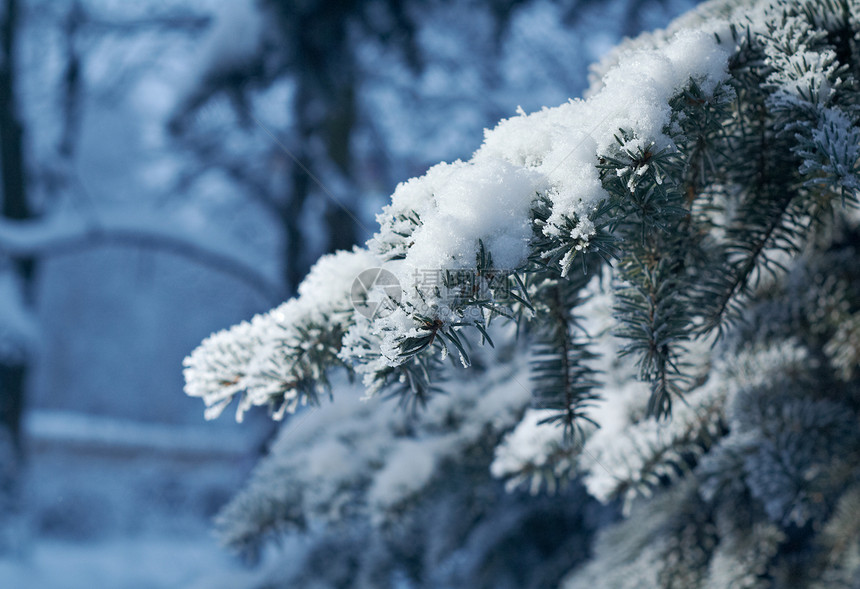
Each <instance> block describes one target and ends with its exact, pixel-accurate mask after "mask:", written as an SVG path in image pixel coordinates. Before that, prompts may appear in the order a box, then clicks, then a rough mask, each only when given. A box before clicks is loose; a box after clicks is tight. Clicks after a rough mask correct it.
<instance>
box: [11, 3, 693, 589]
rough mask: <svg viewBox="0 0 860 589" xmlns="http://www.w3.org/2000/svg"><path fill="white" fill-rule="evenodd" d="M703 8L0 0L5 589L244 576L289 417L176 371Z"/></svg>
mask: <svg viewBox="0 0 860 589" xmlns="http://www.w3.org/2000/svg"><path fill="white" fill-rule="evenodd" d="M694 3H695V2H694V1H693V0H606V1H598V0H559V1H557V2H553V1H550V0H513V1H503V0H491V1H489V2H477V1H453V0H434V1H430V2H417V1H410V0H405V1H398V0H373V1H367V2H363V1H360V0H337V1H333V2H322V1H314V0H294V1H278V0H260V1H257V2H254V1H251V0H235V1H229V2H228V1H219V0H194V1H188V0H186V1H184V2H183V1H179V0H143V1H140V2H134V3H129V2H120V1H118V0H77V1H75V0H68V1H61V2H56V1H53V0H2V7H0V176H2V177H0V202H2V210H0V422H2V423H0V500H2V505H0V514H2V515H0V517H2V528H0V529H2V532H0V550H2V554H3V556H2V560H0V585H2V586H15V585H16V583H21V582H24V581H22V580H23V579H33V578H38V579H40V582H41V583H42V584H43V585H40V586H53V585H51V583H52V582H56V583H58V585H57V586H60V585H61V586H64V587H69V586H78V585H76V584H74V583H77V584H79V585H80V586H92V585H93V583H95V584H96V585H99V586H133V583H127V582H126V581H127V580H128V579H135V580H136V581H135V582H138V583H142V584H143V586H193V584H194V583H199V586H206V587H208V586H212V585H211V584H210V583H211V582H212V581H211V578H210V579H209V580H206V579H207V575H208V576H209V577H213V576H218V578H219V579H220V580H221V582H225V579H228V578H232V577H225V576H224V574H226V573H225V572H224V571H227V570H229V571H231V574H234V575H244V574H251V573H246V572H243V571H242V570H241V569H239V568H237V565H235V564H234V563H233V562H232V561H230V559H229V557H228V556H227V555H226V554H224V553H220V552H218V550H217V548H216V547H215V544H214V541H213V540H211V539H210V538H209V535H208V530H209V526H210V518H211V516H212V515H213V514H214V513H215V512H216V511H217V510H218V509H219V508H220V507H221V506H222V505H223V504H224V502H226V501H227V500H228V499H229V498H230V497H231V495H232V494H233V493H234V492H235V490H236V489H237V488H238V486H239V484H240V483H241V481H243V480H244V479H245V478H246V477H247V474H248V472H249V470H250V468H251V467H252V466H253V464H254V462H255V460H256V459H257V458H258V457H259V455H260V453H261V452H263V451H264V448H265V444H266V441H267V440H268V439H269V438H270V437H271V434H272V433H273V427H274V426H273V425H271V423H270V422H269V420H268V419H267V418H266V417H265V416H261V415H257V414H255V415H252V416H250V417H249V419H248V421H247V422H246V423H245V424H243V425H241V426H239V425H237V424H235V423H233V421H232V419H231V418H230V417H224V418H222V419H220V420H218V421H215V422H208V423H207V422H204V421H203V416H202V409H201V406H200V403H199V401H197V400H196V399H189V398H187V397H185V395H183V393H182V372H181V366H182V359H183V357H184V356H185V355H187V354H188V353H189V352H190V351H191V350H192V349H193V348H194V347H195V346H196V345H197V344H198V343H199V342H200V340H201V339H203V338H204V337H205V336H207V335H208V334H209V333H211V332H212V331H214V330H218V329H222V328H224V327H227V326H229V325H232V324H234V323H236V322H238V321H240V320H242V319H247V318H249V317H251V316H252V315H253V314H254V313H257V312H261V311H265V310H267V309H269V308H270V307H272V306H273V305H275V304H277V303H278V302H280V301H282V300H284V299H285V298H287V297H288V296H289V295H290V293H291V292H292V291H293V289H294V288H295V286H296V285H297V283H298V281H299V280H300V279H301V278H302V276H303V275H304V273H305V272H306V270H307V268H308V267H309V265H310V264H311V263H313V261H315V260H316V258H317V257H319V255H321V254H323V253H325V252H327V251H332V250H334V249H341V248H347V247H350V246H351V245H352V244H353V243H357V242H360V241H363V240H364V239H366V238H367V237H369V236H370V234H371V233H372V231H373V229H374V227H375V220H374V216H375V214H376V213H377V212H378V211H379V209H380V208H381V206H382V205H383V204H384V203H385V202H387V200H388V197H389V195H390V194H391V193H392V192H393V190H394V187H395V186H396V184H397V183H398V182H400V181H403V180H405V179H407V178H410V177H412V176H416V175H420V174H423V173H424V171H425V170H426V169H427V168H428V167H429V166H430V165H432V164H435V163H437V162H439V161H443V160H444V161H452V160H454V159H457V158H468V157H469V156H470V155H471V153H472V152H473V151H474V150H475V149H476V148H477V147H478V146H479V145H480V143H481V139H482V131H483V129H484V128H485V127H491V126H493V125H494V124H495V123H496V122H497V121H498V120H499V119H500V118H504V117H508V116H511V115H513V114H514V113H515V112H516V109H517V107H520V106H521V107H522V108H523V109H524V110H525V111H527V112H531V111H534V110H537V109H539V108H541V107H542V106H545V105H548V106H554V105H557V104H560V103H562V102H564V101H566V100H567V99H569V98H571V97H577V96H580V95H581V93H582V91H583V89H584V88H585V86H586V83H587V79H588V78H587V75H588V65H589V64H591V63H592V62H594V61H595V60H596V59H598V58H599V57H601V56H602V55H603V54H605V53H606V52H607V51H608V50H609V49H610V48H611V47H613V46H614V45H615V44H616V43H617V42H618V41H619V40H620V39H621V38H622V37H624V36H629V35H634V34H637V33H639V32H641V31H643V30H648V29H653V28H657V27H661V26H664V25H665V24H667V23H668V22H669V20H670V19H671V18H672V17H674V16H676V15H678V14H680V13H682V12H684V11H686V10H687V9H689V8H690V7H691V6H692V5H693V4H694ZM180 554H182V555H187V556H189V558H182V559H180V558H178V555H180ZM164 558H171V560H173V559H176V560H177V562H178V561H179V560H182V561H183V562H185V563H186V564H185V565H184V567H183V566H178V567H167V568H168V569H169V570H165V567H163V566H160V565H157V564H151V565H150V563H157V562H160V561H161V560H163V559H164ZM33 575H36V577H33ZM238 578H239V577H235V578H234V580H236V579H238ZM4 579H6V581H5V582H4ZM8 583H11V585H9V584H8ZM70 583H73V584H70ZM236 584H240V582H239V581H236ZM21 586H23V585H21ZM30 586H33V585H30ZM227 586H231V585H230V583H229V582H228V584H227Z"/></svg>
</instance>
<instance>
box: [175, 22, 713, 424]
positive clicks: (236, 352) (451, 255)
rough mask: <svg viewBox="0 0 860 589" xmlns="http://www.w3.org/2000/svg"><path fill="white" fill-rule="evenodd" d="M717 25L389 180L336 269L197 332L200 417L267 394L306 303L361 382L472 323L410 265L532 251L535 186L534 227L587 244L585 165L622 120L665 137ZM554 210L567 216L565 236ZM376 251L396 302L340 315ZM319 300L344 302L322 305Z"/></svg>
mask: <svg viewBox="0 0 860 589" xmlns="http://www.w3.org/2000/svg"><path fill="white" fill-rule="evenodd" d="M726 26H727V25H726V24H725V23H723V22H720V21H714V22H711V23H708V25H707V26H706V27H703V28H702V29H701V30H690V31H682V32H679V33H678V34H677V35H676V36H674V37H673V38H672V39H670V40H669V41H667V42H666V44H665V46H663V47H661V48H658V49H639V50H636V51H631V52H629V53H628V54H626V55H624V56H623V58H622V59H620V60H619V63H618V64H617V65H616V66H615V67H614V68H613V69H611V70H610V71H609V72H608V74H607V76H606V79H605V85H604V87H603V88H602V89H601V90H600V91H599V92H598V93H597V94H595V95H594V96H592V97H591V98H589V99H587V100H571V101H569V102H568V103H566V104H563V105H561V106H558V107H555V108H544V109H543V110H541V111H539V112H535V113H532V114H526V113H524V112H522V111H520V113H519V114H518V115H517V116H514V117H512V118H510V119H506V120H504V121H502V122H501V123H499V125H498V126H497V127H496V128H495V129H492V130H487V131H486V132H485V138H484V143H483V145H482V146H481V147H480V148H479V149H478V150H477V151H476V153H475V154H474V156H473V157H472V159H471V160H469V161H468V162H463V161H456V162H453V163H451V164H446V163H442V164H439V165H437V166H434V167H433V168H431V169H430V170H429V171H428V172H427V173H426V174H425V175H424V176H422V177H420V178H413V179H411V180H409V181H407V182H404V183H402V184H400V185H399V186H398V187H397V189H396V190H395V192H394V194H393V196H392V202H391V204H389V205H388V206H387V207H385V208H384V210H383V212H382V213H381V214H380V215H379V216H378V217H377V220H378V222H379V224H380V229H379V231H378V232H377V233H376V234H375V235H374V236H373V238H372V239H371V240H370V241H369V242H368V251H359V250H356V251H354V252H352V254H350V255H349V256H345V255H344V254H339V255H340V256H341V257H339V258H337V260H338V263H340V264H342V265H343V266H342V275H341V278H343V280H333V281H330V282H325V281H319V280H316V278H315V276H314V274H313V273H312V275H311V276H310V277H309V279H308V280H307V281H306V282H305V283H303V284H302V286H301V287H300V288H299V296H298V298H297V299H295V300H294V301H290V302H287V303H285V304H284V305H282V306H281V307H279V308H278V309H277V310H276V311H273V312H271V313H270V314H267V315H264V316H261V317H258V318H255V319H253V320H252V321H251V322H250V323H245V324H242V325H240V326H236V327H235V328H233V329H231V330H228V331H225V332H220V333H218V334H215V335H213V336H212V337H210V338H208V339H207V340H206V341H205V342H204V343H203V344H202V345H201V346H200V348H198V350H196V351H195V352H194V353H193V354H192V355H191V356H190V357H189V359H188V360H187V361H186V372H185V376H186V380H187V385H186V392H187V393H188V394H190V395H192V396H197V397H202V398H203V399H204V400H205V402H206V403H207V406H209V407H210V409H209V410H208V412H207V416H208V417H210V418H212V417H215V416H217V415H218V414H220V412H221V410H223V408H224V406H226V404H228V403H229V402H230V399H231V398H232V397H233V396H235V395H237V394H240V393H242V392H243V391H244V392H245V397H244V401H243V404H242V405H241V406H240V410H239V412H238V415H241V414H242V412H243V411H244V410H245V409H246V408H247V407H248V406H249V403H250V404H252V405H257V404H265V403H267V402H268V401H267V400H269V399H271V397H272V395H273V394H274V393H276V392H277V391H278V388H277V386H275V385H273V384H271V383H272V382H273V381H272V379H271V378H269V376H268V375H267V377H265V378H260V373H261V372H262V371H263V370H268V371H269V372H274V373H277V372H278V370H277V367H278V366H279V365H283V364H287V365H289V364H290V359H289V358H286V357H285V356H284V354H283V353H282V350H283V349H284V347H285V346H284V344H285V343H286V344H288V345H291V344H292V343H294V341H293V338H294V337H295V335H296V334H297V331H296V329H297V327H296V326H298V325H302V326H306V323H307V322H309V320H310V319H311V316H312V315H313V319H314V320H316V321H321V324H323V325H324V324H326V322H327V321H329V320H330V318H329V317H326V315H327V313H328V312H329V311H336V315H337V317H336V319H333V320H334V321H336V323H337V326H338V328H344V327H345V328H346V337H345V339H344V343H345V344H346V345H344V346H342V349H341V350H339V358H340V359H341V360H342V361H344V362H346V363H347V364H352V365H353V366H354V367H355V369H356V370H357V371H359V372H363V373H365V375H366V376H365V382H366V384H367V385H368V386H369V387H371V386H373V384H372V383H374V382H376V383H377V385H378V383H379V380H378V379H377V378H375V375H377V374H378V373H380V372H381V371H384V370H386V369H387V368H390V367H395V366H398V365H399V364H402V363H403V362H406V361H407V360H409V358H408V356H404V355H403V354H401V350H402V345H403V342H404V341H405V340H407V339H408V338H410V337H421V336H423V335H425V334H426V333H427V332H426V331H425V329H426V328H425V324H426V321H427V320H428V319H430V320H438V321H439V322H440V324H441V325H443V326H450V325H454V324H456V325H461V324H464V323H466V324H468V323H470V322H471V323H482V319H481V318H480V313H473V314H472V315H471V316H470V317H472V318H471V319H470V318H467V317H464V311H468V309H465V310H464V309H462V308H461V309H457V304H458V303H457V300H456V297H457V296H458V292H457V291H454V290H453V289H446V288H445V287H444V286H442V287H441V288H440V285H438V284H434V285H432V286H428V285H425V284H421V283H420V282H418V281H416V273H419V272H422V271H438V272H445V271H456V270H458V269H469V268H474V267H475V264H476V262H475V260H476V258H477V256H478V255H479V253H480V252H481V250H482V248H483V249H484V251H485V253H486V254H487V256H488V257H489V259H491V260H492V266H493V268H494V269H496V270H499V271H502V272H512V271H514V270H517V269H519V268H521V267H523V266H524V265H525V264H526V262H527V259H528V257H529V256H530V255H532V254H534V253H535V252H533V251H531V247H530V245H531V242H532V239H533V235H534V227H533V224H532V220H531V212H532V209H533V207H534V206H535V202H536V201H537V200H538V198H539V197H544V198H548V199H549V201H550V202H551V207H552V209H551V215H550V217H549V219H548V223H546V224H545V225H544V226H543V229H542V232H543V234H544V235H546V236H548V237H554V238H561V239H566V240H577V241H578V243H579V244H580V245H579V246H578V247H579V248H580V249H581V248H584V247H587V245H588V241H589V238H590V237H591V236H592V235H593V234H594V225H593V222H594V219H593V216H594V214H595V211H596V210H597V206H598V205H599V204H600V203H601V202H602V201H604V200H605V199H606V198H607V196H608V195H607V193H606V191H605V190H604V189H603V187H602V186H601V181H600V178H599V173H598V169H597V167H596V165H597V163H598V160H599V157H600V156H601V155H602V154H604V153H606V152H607V151H609V150H610V149H611V148H612V146H613V145H614V144H615V142H616V135H617V134H618V132H619V129H625V130H626V131H628V132H629V138H628V140H627V141H626V144H625V147H627V148H630V149H635V148H637V147H642V148H645V147H648V146H653V148H655V149H663V148H665V149H673V143H672V140H671V138H670V137H668V136H666V135H665V134H664V130H665V128H666V127H667V126H668V125H669V123H670V115H671V108H670V106H669V104H668V101H669V99H670V98H671V97H672V96H673V95H674V94H676V93H677V92H679V91H680V90H681V89H682V88H683V87H684V86H685V85H686V84H688V83H689V81H690V80H691V79H695V80H697V81H698V83H699V84H700V85H701V87H702V88H703V89H704V90H705V91H706V92H711V91H713V90H714V88H715V87H716V86H717V85H718V84H719V83H720V82H721V81H723V80H724V79H725V78H726V61H727V59H728V55H729V51H730V48H729V47H727V46H724V45H722V44H720V43H719V42H718V41H717V38H716V36H715V35H714V32H715V31H722V32H725V31H724V30H723V29H725V27H726ZM565 220H568V221H569V222H572V224H573V226H572V229H570V230H568V231H567V234H566V235H565V234H564V230H563V229H562V227H563V226H565ZM568 224H569V223H568ZM347 259H349V262H347ZM321 263H323V262H321ZM381 263H385V267H386V269H388V270H390V271H391V272H392V273H394V275H395V276H396V277H397V278H398V279H399V281H400V284H401V286H402V287H403V297H402V300H401V303H400V305H399V306H398V307H397V308H396V309H395V310H394V312H393V313H391V314H390V315H386V316H384V317H376V318H374V319H373V320H371V321H368V320H366V319H365V318H364V317H362V316H360V315H359V314H357V313H352V314H350V307H349V305H348V304H347V303H348V294H349V288H350V281H351V278H350V276H349V275H350V273H351V274H352V277H353V278H354V277H355V276H356V275H358V274H359V273H360V272H361V271H362V270H364V269H367V268H372V267H376V266H379V265H381ZM323 264H328V263H327V262H324V263H323ZM333 293H336V294H333ZM332 298H334V299H336V300H337V301H339V302H340V303H343V304H342V305H340V306H337V307H336V309H332V308H329V307H327V306H326V304H325V301H330V300H332ZM275 316H278V317H280V319H278V320H275V319H274V317H275ZM475 317H479V318H478V319H475ZM249 350H252V351H250V352H249ZM263 366H267V368H265V369H264V368H262V367H263ZM270 384H271V386H270ZM284 386H286V385H284ZM296 401H297V398H296V397H290V399H289V400H288V402H286V403H285V404H283V405H281V406H280V408H281V409H283V410H286V411H292V410H294V409H295V408H296V407H297V404H296Z"/></svg>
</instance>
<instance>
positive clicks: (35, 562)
mask: <svg viewBox="0 0 860 589" xmlns="http://www.w3.org/2000/svg"><path fill="white" fill-rule="evenodd" d="M263 574H264V570H262V569H256V568H255V569H251V568H248V567H245V566H243V565H242V564H241V563H239V562H238V561H236V560H235V559H232V558H230V556H229V555H228V554H226V553H225V552H224V550H223V549H221V548H220V547H219V546H218V544H217V541H216V540H215V539H214V538H211V537H206V536H201V537H189V538H183V539H179V538H169V537H158V536H152V537H138V538H117V539H114V540H102V541H98V542H91V543H81V542H75V543H71V542H60V541H49V540H40V541H37V542H36V543H35V544H34V545H32V546H31V547H30V549H29V550H28V552H27V553H26V554H24V555H22V556H20V557H16V558H9V557H6V558H3V559H0V587H6V588H38V589H77V588H81V589H83V588H86V589H91V588H95V587H105V588H116V589H136V588H141V589H144V588H145V589H157V588H167V587H171V588H172V587H181V588H183V589H195V588H199V589H204V588H205V589H218V588H225V589H226V588H230V589H234V588H236V587H252V586H255V585H259V584H260V582H261V580H262V576H263Z"/></svg>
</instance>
